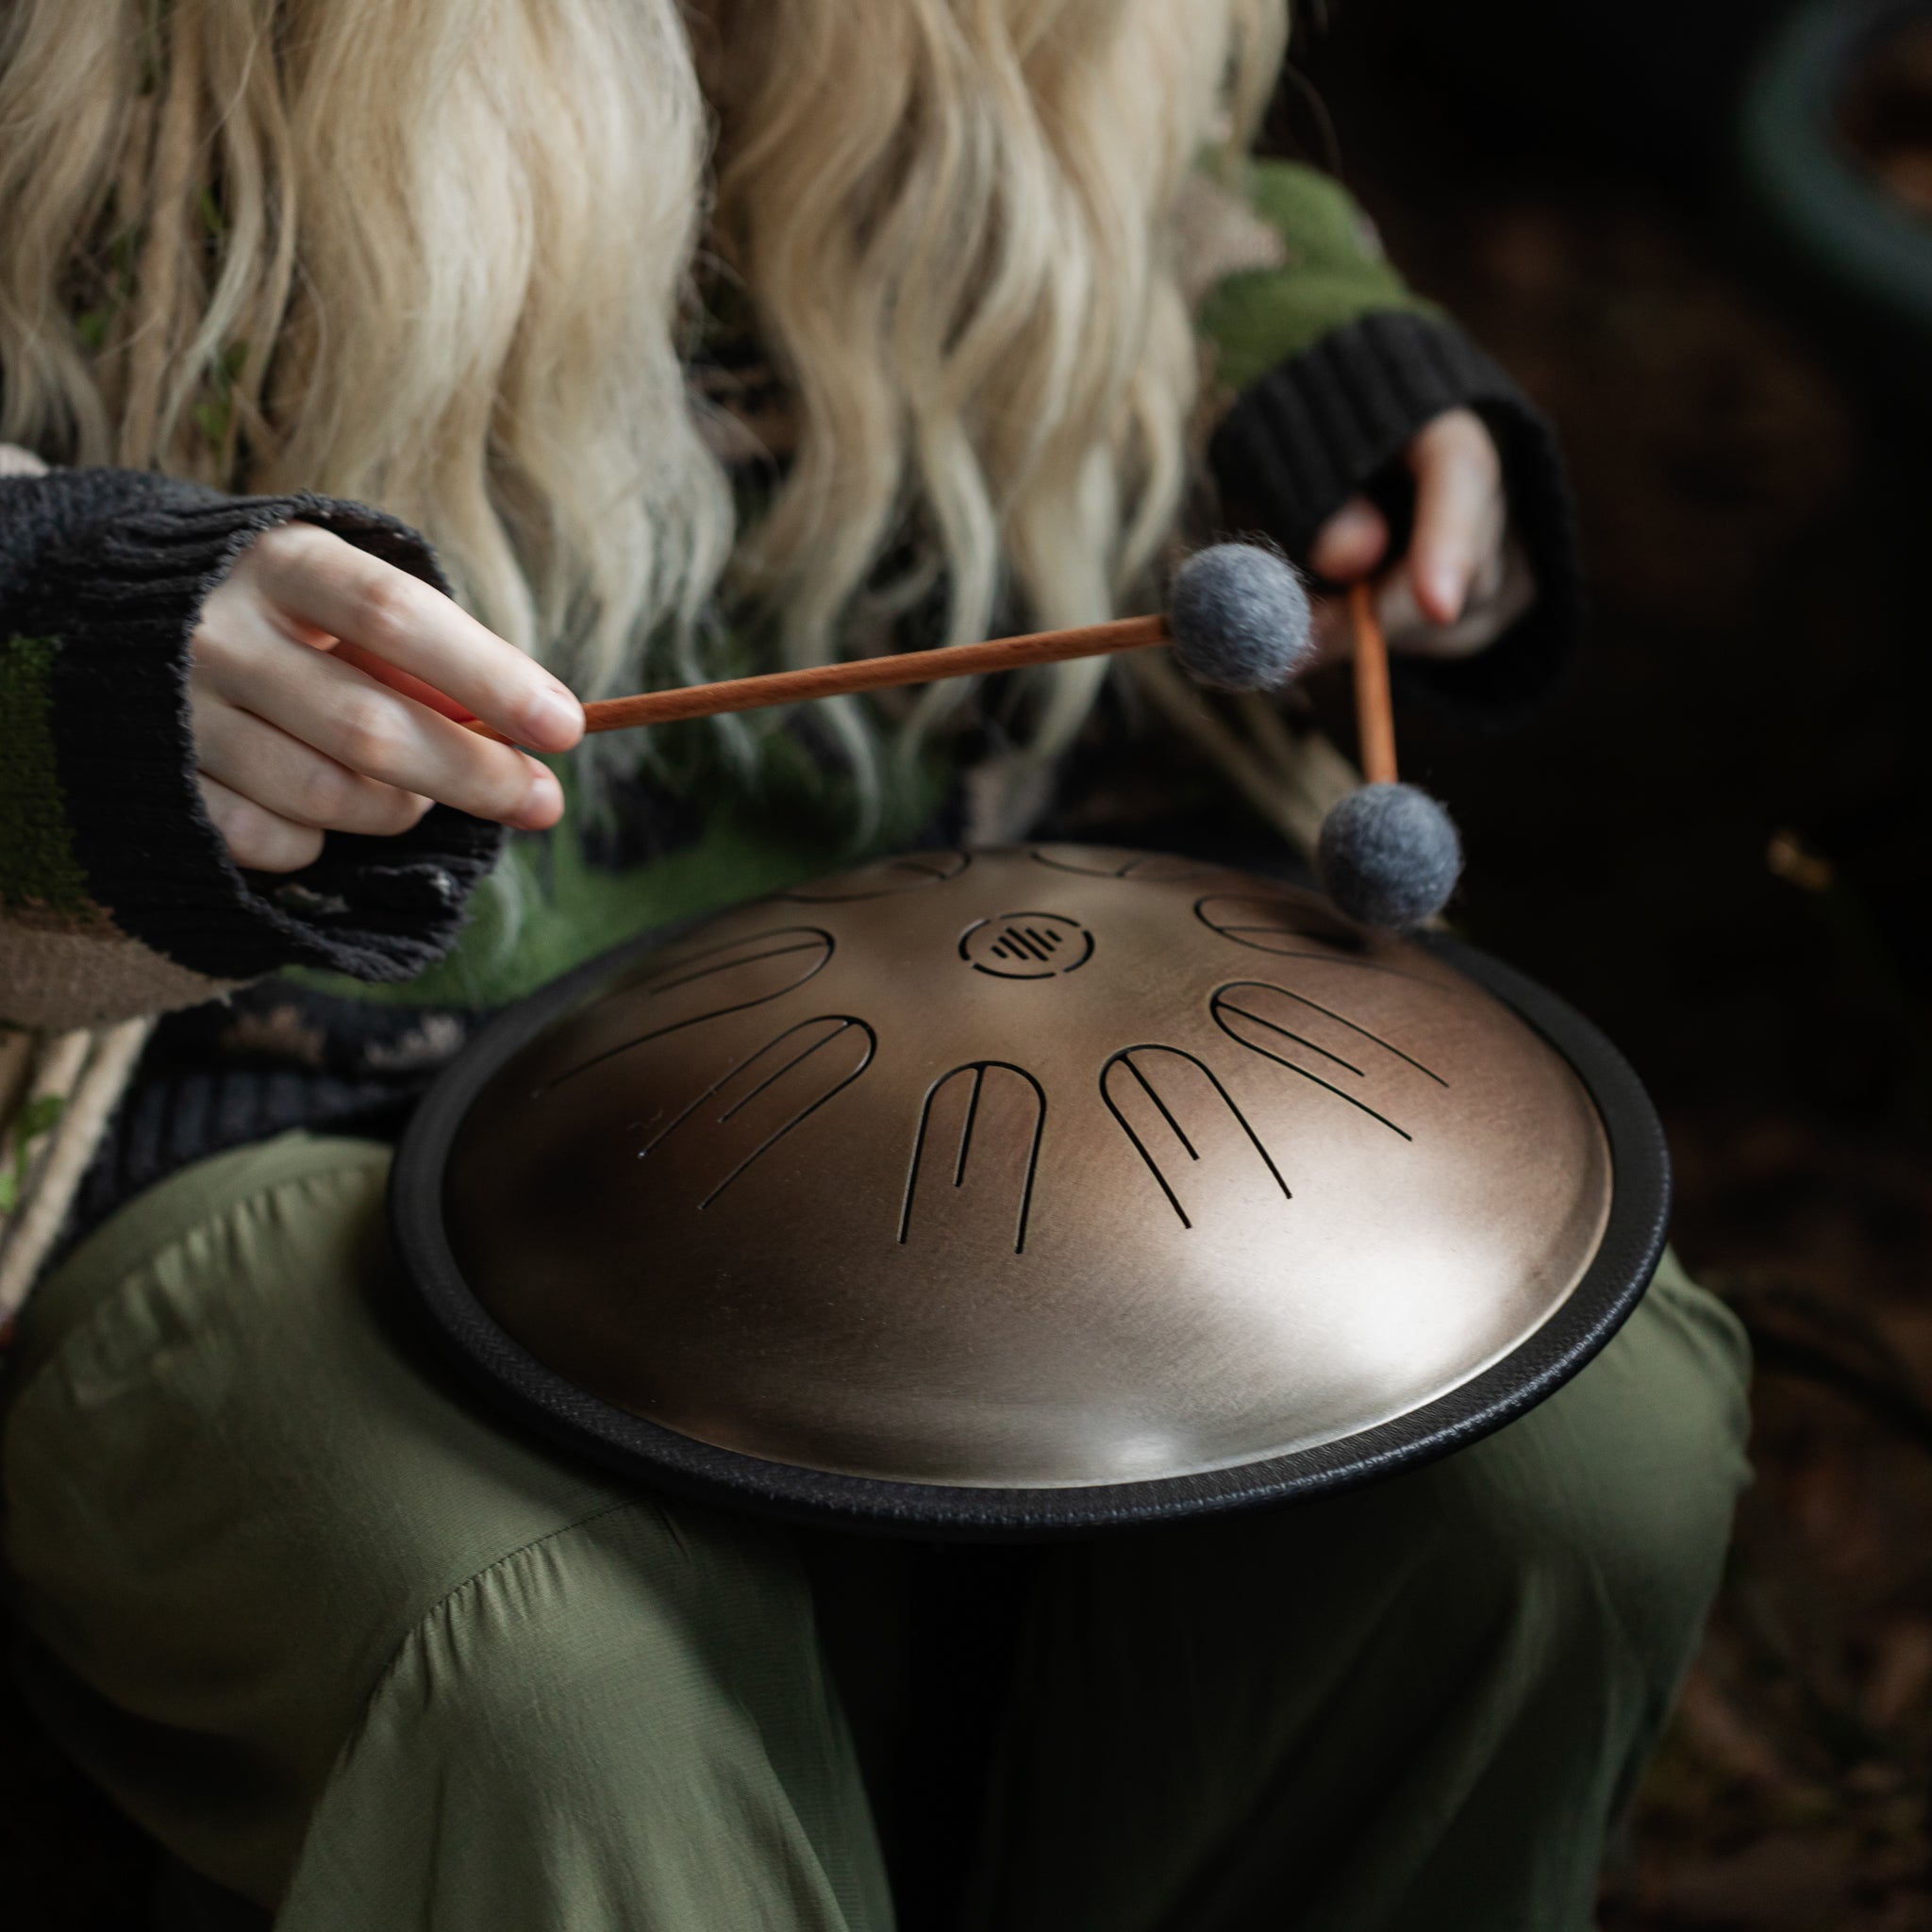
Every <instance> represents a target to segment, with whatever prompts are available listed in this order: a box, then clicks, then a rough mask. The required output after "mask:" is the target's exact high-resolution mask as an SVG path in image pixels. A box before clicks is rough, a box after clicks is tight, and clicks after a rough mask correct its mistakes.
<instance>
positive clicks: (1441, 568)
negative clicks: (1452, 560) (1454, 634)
mask: <svg viewBox="0 0 1932 1932" xmlns="http://www.w3.org/2000/svg"><path fill="white" fill-rule="evenodd" d="M1429 596H1430V601H1431V602H1433V603H1434V604H1435V606H1436V608H1438V609H1439V610H1441V611H1443V612H1445V613H1446V614H1445V615H1444V616H1443V617H1442V618H1441V622H1442V623H1443V624H1454V623H1456V622H1457V619H1458V618H1460V617H1461V615H1462V609H1463V606H1464V605H1465V604H1467V603H1468V601H1469V590H1468V586H1467V585H1466V584H1465V583H1464V582H1463V580H1462V574H1461V573H1460V572H1459V571H1458V570H1457V568H1456V567H1455V565H1453V564H1447V563H1441V564H1438V565H1437V566H1436V568H1435V569H1434V570H1432V571H1431V572H1430V573H1429Z"/></svg>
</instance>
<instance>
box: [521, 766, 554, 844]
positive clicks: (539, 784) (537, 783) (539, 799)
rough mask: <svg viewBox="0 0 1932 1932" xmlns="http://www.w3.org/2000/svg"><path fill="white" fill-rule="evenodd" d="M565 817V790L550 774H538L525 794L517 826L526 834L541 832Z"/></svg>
mask: <svg viewBox="0 0 1932 1932" xmlns="http://www.w3.org/2000/svg"><path fill="white" fill-rule="evenodd" d="M562 816H563V788H562V787H561V786H560V785H558V782H557V780H556V779H555V778H554V777H552V776H551V774H549V773H548V772H538V773H537V774H535V775H534V776H533V777H532V778H531V780H530V789H529V790H528V791H526V792H525V793H524V804H523V809H522V810H520V811H519V812H518V813H517V824H519V825H521V826H522V827H523V828H524V830H525V831H526V832H541V831H542V830H543V828H544V827H545V826H546V825H554V824H556V823H557V821H558V819H560V818H561V817H562Z"/></svg>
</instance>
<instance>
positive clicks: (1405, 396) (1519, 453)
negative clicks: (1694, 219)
mask: <svg viewBox="0 0 1932 1932" xmlns="http://www.w3.org/2000/svg"><path fill="white" fill-rule="evenodd" d="M1241 188H1242V191H1243V192H1242V195H1241V197H1240V199H1241V215H1230V214H1229V213H1228V212H1227V211H1226V210H1224V211H1223V214H1222V216H1221V223H1222V225H1223V226H1224V228H1227V229H1230V230H1232V228H1233V227H1234V225H1236V224H1237V223H1238V222H1239V221H1240V220H1241V218H1242V216H1243V215H1244V217H1245V219H1246V221H1247V223H1248V224H1249V228H1250V237H1249V241H1248V242H1247V245H1246V249H1245V253H1244V254H1236V253H1234V252H1232V251H1229V252H1228V253H1227V254H1226V256H1225V257H1224V258H1225V259H1228V260H1229V261H1230V262H1231V264H1232V265H1231V266H1230V267H1229V268H1228V270H1227V272H1225V273H1222V274H1217V275H1211V276H1204V277H1203V278H1202V279H1203V281H1204V282H1205V285H1206V287H1205V294H1204V296H1203V299H1202V302H1201V308H1200V324H1201V330H1202V334H1203V337H1204V339H1205V342H1206V345H1207V347H1208V353H1209V357H1210V360H1211V366H1212V370H1213V376H1212V386H1213V394H1212V397H1211V402H1212V405H1213V408H1214V418H1215V427H1214V429H1213V431H1212V436H1211V440H1210V442H1209V445H1208V462H1209V467H1210V469H1211V471H1212V473H1213V476H1214V480H1215V482H1216V485H1217V486H1218V488H1219V490H1220V492H1221V499H1222V505H1223V514H1224V521H1225V522H1226V523H1227V525H1229V526H1230V527H1232V528H1237V529H1241V528H1245V529H1255V530H1259V531H1261V532H1263V533H1265V534H1266V535H1268V536H1270V537H1272V538H1273V539H1274V541H1277V542H1278V543H1280V544H1281V546H1282V547H1283V549H1284V550H1286V551H1287V552H1288V554H1289V555H1290V556H1291V557H1292V558H1296V559H1297V560H1305V559H1306V558H1307V553H1308V549H1309V547H1310V545H1311V544H1312V543H1313V541H1314V539H1315V535H1316V533H1317V532H1318V531H1319V530H1320V528H1321V526H1322V525H1323V524H1324V523H1325V522H1326V521H1327V519H1328V518H1329V517H1330V516H1331V515H1332V514H1333V513H1334V512H1335V511H1336V510H1337V509H1339V508H1341V505H1342V504H1343V503H1344V502H1345V501H1346V500H1347V498H1348V497H1349V496H1350V495H1352V494H1353V493H1355V492H1356V491H1359V490H1364V489H1367V490H1370V491H1374V492H1375V493H1376V494H1377V495H1378V497H1380V498H1381V499H1382V500H1384V501H1387V500H1388V499H1389V497H1390V494H1391V487H1393V489H1394V490H1395V491H1398V492H1399V486H1400V485H1401V483H1402V482H1403V481H1404V480H1405V479H1404V478H1403V475H1402V472H1401V468H1400V462H1399V458H1400V457H1401V453H1402V451H1403V449H1404V447H1405V446H1406V445H1407V442H1408V441H1409V440H1410V438H1412V437H1413V436H1414V435H1415V433H1416V432H1417V431H1418V430H1419V429H1421V428H1422V427H1423V425H1424V424H1426V423H1427V422H1429V421H1430V419H1431V418H1433V417H1435V416H1439V415H1441V413H1442V412H1443V411H1444V410H1447V409H1453V408H1471V409H1474V410H1475V411H1476V413H1477V414H1478V415H1480V416H1481V417H1482V418H1483V420H1484V422H1485V423H1486V424H1487V425H1488V426H1489V429H1490V433H1491V436H1492V437H1493V438H1494V440H1495V443H1496V447H1497V450H1498V452H1499V453H1500V455H1501V457H1502V459H1503V471H1504V478H1505V484H1506V487H1507V491H1508V496H1509V510H1510V519H1511V525H1512V527H1513V529H1514V531H1515V533H1516V535H1517V537H1518V539H1519V540H1520V541H1522V543H1523V545H1524V550H1525V552H1526V553H1527V555H1528V558H1529V561H1530V565H1531V568H1532V570H1533V571H1534V573H1535V575H1536V580H1537V588H1538V597H1537V602H1536V604H1535V606H1534V608H1532V609H1531V610H1530V611H1529V612H1528V613H1527V615H1525V616H1524V618H1523V619H1522V620H1521V621H1520V622H1519V623H1518V624H1517V625H1515V626H1513V627H1512V628H1511V629H1510V630H1509V631H1507V633H1506V634H1505V635H1504V636H1503V637H1501V638H1499V639H1498V640H1497V641H1495V642H1494V643H1493V644H1491V646H1490V647H1489V648H1488V649H1487V650H1485V651H1482V652H1479V653H1477V654H1476V655H1475V656H1474V657H1471V658H1461V659H1457V660H1454V661H1447V660H1441V661H1439V660H1433V659H1419V658H1405V659H1403V660H1402V661H1401V662H1400V663H1399V664H1398V666H1397V667H1396V670H1397V675H1398V677H1399V678H1400V680H1401V682H1402V684H1403V685H1404V687H1405V688H1406V691H1407V694H1409V695H1411V696H1417V697H1422V698H1425V699H1427V700H1429V701H1431V702H1433V703H1434V704H1436V705H1438V706H1439V707H1441V708H1447V709H1453V710H1456V711H1458V712H1460V713H1463V714H1465V715H1467V716H1469V717H1470V718H1471V719H1473V720H1477V721H1496V722H1504V721H1507V720H1508V719H1510V718H1511V717H1513V716H1515V715H1517V714H1520V713H1521V712H1523V711H1524V710H1527V709H1529V708H1532V707H1533V706H1534V705H1535V704H1536V703H1537V702H1538V701H1539V700H1540V699H1541V697H1542V696H1543V695H1544V694H1545V693H1546V692H1547V691H1549V689H1550V688H1551V686H1552V685H1554V684H1555V682H1556V681H1557V677H1558V676H1559V675H1561V672H1562V670H1563V668H1564V666H1565V664H1566V663H1567V661H1568V659H1569V658H1570V656H1571V654H1572V652H1573V651H1574V646H1575V641H1576V634H1577V631H1578V628H1579V625H1580V621H1581V614H1582V584H1581V573H1580V569H1579V565H1578V558H1577V553H1576V537H1575V527H1574V517H1573V514H1572V508H1571V501H1570V493H1569V488H1568V485H1567V483H1566V481H1565V479H1564V475H1563V467H1562V460H1561V458H1560V456H1559V455H1558V452H1557V441H1556V437H1555V434H1554V432H1553V431H1552V429H1551V427H1550V425H1549V424H1548V422H1547V421H1546V420H1545V419H1544V417H1543V416H1542V415H1541V413H1540V412H1539V411H1538V410H1537V409H1536V408H1535V407H1534V406H1533V405H1532V404H1531V403H1530V402H1529V401H1528V399H1527V398H1526V397H1525V396H1524V394H1523V392H1522V391H1521V390H1519V389H1518V388H1517V386H1516V385H1515V383H1513V382H1512V381H1511V380H1510V379H1509V377H1508V376H1507V375H1505V374H1504V372H1503V371H1502V370H1501V369H1499V368H1498V367H1497V366H1496V364H1495V363H1494V362H1492V361H1491V359H1490V358H1489V357H1487V356H1486V355H1484V354H1483V352H1482V351H1481V350H1480V349H1478V348H1477V347H1476V346H1475V345H1474V343H1473V342H1472V341H1470V340H1469V339H1468V338H1467V337H1466V336H1465V335H1463V333H1462V332H1461V330H1459V329H1458V328H1457V326H1456V325H1455V324H1454V323H1452V322H1451V321H1450V320H1449V319H1448V318H1447V317H1446V316H1444V315H1443V314H1442V312H1441V310H1440V309H1439V308H1435V307H1434V306H1433V305H1432V304H1430V303H1428V302H1425V301H1424V300H1422V299H1421V298H1419V297H1417V296H1416V295H1414V294H1412V293H1410V292H1409V291H1408V290H1407V289H1406V288H1405V287H1404V285H1403V283H1402V280H1401V277H1400V276H1399V275H1397V273H1396V272H1395V270H1394V268H1393V267H1392V266H1391V264H1390V262H1389V261H1388V259H1387V258H1386V257H1385V256H1384V255H1383V254H1382V251H1381V247H1380V244H1379V242H1377V240H1376V237H1375V233H1374V228H1373V226H1372V225H1370V224H1369V222H1368V221H1367V219H1366V217H1365V216H1363V215H1362V214H1361V212H1360V211H1359V210H1358V209H1357V208H1356V206H1355V204H1354V203H1353V202H1352V201H1351V200H1350V198H1349V197H1348V195H1347V194H1346V193H1345V192H1344V191H1343V190H1342V189H1341V187H1340V186H1339V185H1338V184H1337V183H1335V182H1334V181H1332V180H1330V179H1329V178H1328V177H1327V176H1325V175H1321V174H1319V173H1317V172H1316V171H1315V170H1314V169H1311V168H1307V167H1303V166H1299V165H1297V164H1292V163H1288V162H1280V161H1255V162H1251V163H1249V165H1248V170H1247V173H1246V175H1245V178H1244V179H1243V181H1242V183H1241ZM1228 199H1229V200H1230V201H1232V200H1234V199H1235V197H1234V196H1232V195H1230V196H1229V197H1228ZM1395 508H1396V511H1397V521H1398V522H1399V521H1400V512H1401V507H1400V504H1399V502H1398V503H1397V504H1396V505H1395Z"/></svg>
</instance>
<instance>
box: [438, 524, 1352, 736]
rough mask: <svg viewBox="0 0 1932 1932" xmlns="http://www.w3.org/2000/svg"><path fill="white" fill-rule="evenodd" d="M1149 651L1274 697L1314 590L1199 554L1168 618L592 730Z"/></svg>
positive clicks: (907, 664) (691, 700)
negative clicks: (1159, 647)
mask: <svg viewBox="0 0 1932 1932" xmlns="http://www.w3.org/2000/svg"><path fill="white" fill-rule="evenodd" d="M1149 644H1172V645H1173V647H1174V656H1175V657H1176V658H1178V659H1179V660H1180V662H1181V665H1182V667H1183V668H1184V669H1185V670H1186V671H1187V672H1188V674H1189V675H1190V676H1191V677H1193V678H1194V679H1195V680H1196V681H1197V682H1199V683H1201V684H1206V685H1210V686H1212V687H1213V688H1214V689H1215V690H1217V691H1265V690H1268V689H1271V688H1272V687H1274V686H1275V685H1279V684H1285V683H1286V682H1287V681H1288V680H1289V679H1290V678H1291V677H1292V676H1293V675H1295V673H1296V672H1297V671H1300V670H1301V669H1303V668H1304V666H1306V664H1307V661H1308V658H1309V656H1310V654H1311V653H1312V651H1313V647H1314V645H1313V637H1312V632H1311V625H1310V620H1309V614H1308V597H1307V591H1305V590H1304V589H1303V588H1302V581H1301V578H1300V577H1298V576H1297V575H1295V573H1294V571H1293V569H1292V568H1291V566H1290V565H1289V564H1288V563H1286V562H1284V561H1283V560H1282V559H1281V558H1279V557H1277V556H1275V555H1274V552H1273V551H1271V550H1263V549H1261V548H1260V547H1259V546H1258V545H1256V544H1252V543H1216V544H1214V545H1212V546H1211V547H1209V548H1208V549H1206V550H1198V551H1196V552H1195V553H1194V555H1193V556H1192V557H1191V558H1188V560H1187V561H1186V562H1185V563H1184V564H1182V565H1181V567H1180V568H1179V569H1178V570H1177V571H1176V572H1175V573H1174V581H1173V583H1172V585H1171V586H1170V589H1169V597H1168V609H1167V612H1166V614H1165V615H1164V616H1163V615H1160V614H1158V613H1156V614H1155V615H1153V616H1149V617H1124V618H1119V619H1116V620H1115V621H1114V622H1113V623H1111V624H1090V625H1080V626H1079V627H1078V628H1076V629H1073V630H1049V631H1038V632H1035V633H1034V634H1032V635H1031V636H1028V637H1020V638H993V639H990V640H989V641H986V642H985V643H979V644H953V645H948V646H945V647H942V648H941V649H940V650H936V651H905V652H901V653H899V654H898V655H897V656H892V657H883V658H858V659H856V660H854V661H852V662H849V663H841V664H815V665H812V666H811V667H810V668H809V669H808V670H804V671H774V672H770V673H767V674H766V675H763V676H759V677H731V678H726V679H724V681H723V682H721V683H717V684H692V685H684V686H681V687H678V688H676V689H675V690H671V691H642V692H640V693H639V694H638V695H637V696H635V697H624V698H599V699H596V700H595V701H593V702H592V703H591V704H588V705H586V706H585V707H584V729H585V730H586V731H621V730H624V729H625V728H627V727H628V726H630V725H634V724H670V723H672V722H673V721H674V720H676V719H681V718H710V717H715V716H717V715H718V714H719V713H720V712H724V711H756V710H761V709H763V708H766V707H767V706H771V705H795V704H801V703H803V702H805V701H806V700H807V699H808V698H828V697H840V696H842V695H844V694H846V693H847V692H851V691H884V690H886V689H887V688H888V687H891V686H893V685H904V684H930V683H932V682H933V681H934V680H935V679H938V678H942V677H974V676H985V675H987V674H989V673H991V672H995V671H1015V670H1019V669H1021V668H1023V667H1024V666H1026V665H1032V664H1059V663H1064V662H1065V661H1066V660H1067V659H1068V658H1099V657H1104V656H1107V655H1108V654H1109V653H1112V652H1114V651H1136V650H1141V649H1142V648H1144V647H1145V646H1147V645H1149ZM467 722H468V724H469V728H470V729H471V730H472V731H475V732H476V733H478V734H479V735H480V736H482V737H485V738H493V739H495V740H497V741H498V742H499V743H501V742H505V739H504V737H503V734H502V733H501V732H498V731H495V730H492V729H491V727H490V726H489V725H487V724H482V723H480V722H478V721H476V720H470V721H467Z"/></svg>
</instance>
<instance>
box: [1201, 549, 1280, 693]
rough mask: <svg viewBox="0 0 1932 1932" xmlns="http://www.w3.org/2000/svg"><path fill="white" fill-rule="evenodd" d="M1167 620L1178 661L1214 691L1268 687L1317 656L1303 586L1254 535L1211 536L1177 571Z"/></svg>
mask: <svg viewBox="0 0 1932 1932" xmlns="http://www.w3.org/2000/svg"><path fill="white" fill-rule="evenodd" d="M1167 627H1168V630H1169V632H1170V634H1171V635H1172V636H1173V639H1174V656H1175V658H1178V659H1179V660H1180V665H1181V668H1182V669H1183V670H1184V671H1185V672H1186V673H1187V674H1188V675H1189V676H1190V677H1191V678H1192V679H1193V680H1194V681H1195V682H1196V683H1197V684H1205V685H1208V687H1210V688H1211V689H1212V690H1215V691H1272V690H1274V687H1275V686H1276V685H1281V684H1286V683H1287V682H1288V680H1289V679H1290V678H1291V677H1293V676H1294V675H1296V674H1297V673H1298V672H1301V671H1304V670H1306V669H1307V665H1308V662H1309V659H1310V658H1312V657H1313V656H1314V649H1315V639H1314V619H1313V615H1312V613H1311V612H1310V610H1309V608H1308V593H1307V591H1306V590H1305V589H1304V588H1303V586H1302V580H1301V578H1300V577H1299V576H1298V575H1296V574H1295V570H1294V567H1293V565H1292V564H1291V563H1289V562H1288V561H1287V560H1286V559H1285V558H1281V557H1277V556H1276V555H1275V554H1274V551H1272V550H1264V549H1262V548H1261V546H1260V545H1259V544H1257V543H1215V544H1212V545H1210V546H1209V547H1208V549H1206V550H1197V551H1195V553H1194V554H1193V556H1191V558H1188V560H1187V561H1186V562H1185V563H1184V564H1182V565H1181V567H1180V568H1179V569H1178V570H1177V571H1175V572H1174V581H1173V583H1172V584H1171V585H1170V586H1169V589H1168V600H1167Z"/></svg>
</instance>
